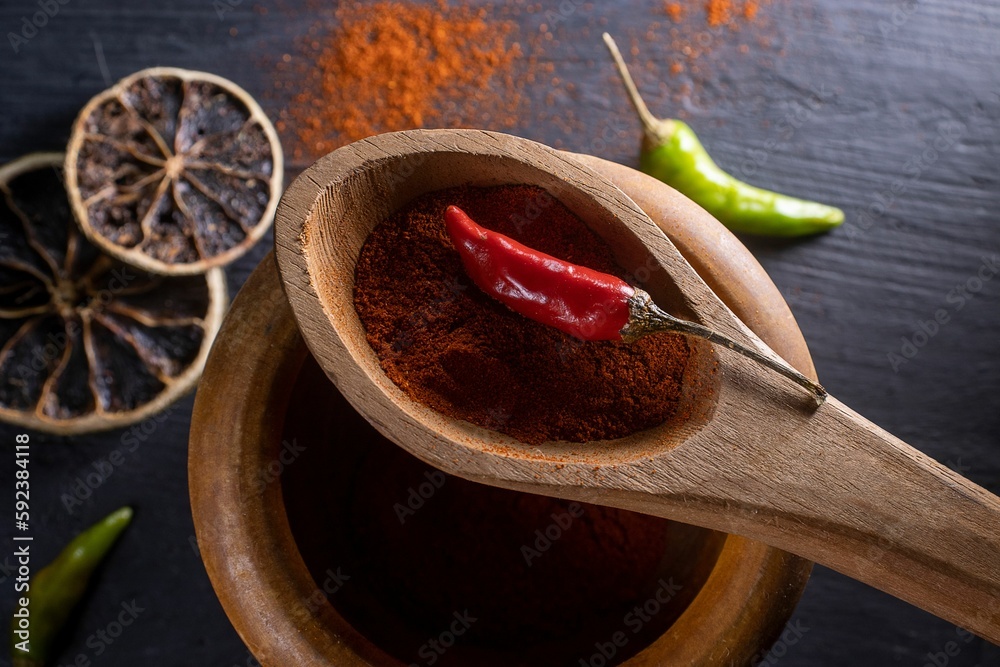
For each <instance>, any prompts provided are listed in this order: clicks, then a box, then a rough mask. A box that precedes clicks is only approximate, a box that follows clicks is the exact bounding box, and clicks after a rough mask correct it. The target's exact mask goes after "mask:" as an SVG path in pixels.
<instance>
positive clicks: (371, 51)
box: [275, 0, 536, 160]
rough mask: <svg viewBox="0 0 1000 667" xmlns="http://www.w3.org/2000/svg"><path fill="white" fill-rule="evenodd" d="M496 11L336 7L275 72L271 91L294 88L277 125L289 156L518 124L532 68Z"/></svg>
mask: <svg viewBox="0 0 1000 667" xmlns="http://www.w3.org/2000/svg"><path fill="white" fill-rule="evenodd" d="M496 14H497V12H496V11H495V10H494V9H493V8H492V7H483V6H480V7H476V6H472V5H470V4H469V3H467V2H464V1H462V0H458V1H457V2H455V3H454V4H450V3H449V2H447V1H446V0H437V2H433V3H416V2H399V1H396V0H391V1H390V0H381V1H380V2H372V3H369V2H344V3H341V4H340V5H339V6H338V7H337V9H336V11H335V13H334V16H333V21H324V22H320V23H317V24H316V25H314V26H312V28H310V30H309V32H308V34H307V35H305V36H304V37H303V38H302V39H300V40H299V49H298V51H299V52H298V53H297V54H295V55H293V54H286V55H285V56H284V57H283V58H282V61H281V62H280V63H278V65H277V67H276V69H277V72H276V75H277V76H276V81H275V86H276V87H278V88H279V89H288V90H291V91H293V95H292V97H291V99H290V100H289V101H288V103H287V104H286V106H285V107H284V108H282V109H281V110H280V111H279V112H278V116H279V119H278V122H277V123H276V126H277V128H278V130H279V131H281V132H282V134H283V135H284V137H285V138H286V140H287V141H288V142H289V143H290V145H291V147H292V148H291V156H290V157H291V158H292V159H293V160H308V159H310V158H316V157H319V156H321V155H324V154H326V153H328V152H330V151H332V150H334V149H335V148H338V147H340V146H342V145H344V144H347V143H350V142H352V141H356V140H358V139H363V138H365V137H368V136H371V135H373V134H379V133H381V132H392V131H395V130H408V129H412V128H417V127H462V126H470V125H471V126H488V127H491V128H495V129H509V128H511V127H513V126H515V125H516V124H517V123H518V121H519V119H520V115H521V112H522V111H523V109H522V107H523V106H524V104H523V100H522V94H521V88H522V86H523V85H524V84H525V83H526V82H529V81H532V80H533V77H534V71H535V69H536V65H535V60H534V57H533V56H529V57H525V55H524V53H523V50H522V47H521V44H520V42H519V41H517V25H516V24H515V23H514V22H513V21H511V20H509V19H504V18H497V16H496Z"/></svg>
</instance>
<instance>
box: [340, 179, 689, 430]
mask: <svg viewBox="0 0 1000 667" xmlns="http://www.w3.org/2000/svg"><path fill="white" fill-rule="evenodd" d="M449 204H455V205H458V206H460V207H461V208H462V209H464V210H465V211H466V212H467V213H468V214H469V215H470V216H471V217H472V218H473V219H474V220H476V221H477V222H478V223H479V224H481V225H483V226H484V227H486V228H488V229H492V230H495V231H498V232H500V233H503V234H506V235H508V236H511V237H512V238H515V239H517V240H518V241H520V242H522V243H524V244H525V245H527V246H529V247H531V248H535V249H537V250H539V251H541V252H544V253H548V254H550V255H553V256H555V257H559V258H560V259H564V260H567V261H570V262H573V263H576V264H582V265H584V266H588V267H591V268H593V269H597V270H599V271H604V272H606V273H612V274H615V275H618V276H620V277H622V278H625V279H626V280H627V279H628V276H627V274H626V272H625V271H623V270H622V268H621V267H620V266H618V265H617V264H616V262H615V260H614V258H613V255H612V253H611V250H610V249H609V248H608V247H607V246H606V245H605V244H604V242H603V241H602V240H601V239H600V238H599V237H597V236H596V235H595V234H594V233H593V232H591V231H590V229H589V228H587V226H586V225H585V224H584V223H583V222H582V221H581V220H580V219H579V218H577V217H576V216H575V215H574V214H573V213H572V212H570V211H569V210H568V209H567V208H566V207H564V206H563V205H562V204H561V203H559V202H558V201H556V200H554V199H553V198H552V197H551V196H550V195H548V194H547V193H546V192H545V191H544V190H542V189H540V188H536V187H530V186H520V185H519V186H500V187H494V188H458V189H453V190H444V191H439V192H434V193H430V194H428V195H424V196H422V197H420V198H418V199H416V200H415V201H413V202H411V204H410V205H409V206H407V207H406V208H404V209H403V210H401V211H399V212H397V213H396V214H394V215H392V216H391V217H390V218H389V219H388V220H386V221H384V222H383V223H382V224H380V225H378V226H377V227H376V228H375V230H374V231H373V232H372V234H371V235H370V236H369V238H368V240H367V241H366V243H365V245H364V247H363V248H362V250H361V256H360V258H359V261H358V266H357V271H356V285H355V292H354V302H355V307H356V309H357V312H358V315H359V316H360V318H361V321H362V323H363V324H364V327H365V332H366V334H367V338H368V342H369V344H370V345H371V346H372V348H373V349H374V350H375V352H376V354H377V355H378V357H379V360H380V361H381V364H382V368H383V369H384V370H385V372H386V374H387V375H388V376H389V378H390V379H392V381H393V382H395V383H396V384H397V385H398V386H399V387H401V388H402V389H403V390H404V391H405V392H407V393H408V394H409V395H410V396H411V397H412V398H414V399H416V400H418V401H421V402H423V403H425V404H427V405H429V406H430V407H432V408H434V409H436V410H438V411H440V412H442V413H444V414H446V415H449V416H451V417H454V418H457V419H463V420H465V421H468V422H471V423H473V424H478V425H480V426H483V427H486V428H490V429H493V430H497V431H500V432H502V433H506V434H508V435H511V436H513V437H515V438H517V439H519V440H521V441H523V442H527V443H532V444H537V443H541V442H545V441H549V440H565V441H570V442H585V441H589V440H601V439H611V438H618V437H622V436H625V435H628V434H630V433H634V432H636V431H640V430H643V429H646V428H650V427H652V426H655V425H658V424H661V423H663V422H665V421H666V420H668V419H670V418H671V417H672V416H673V415H674V413H675V412H676V410H677V405H678V401H679V399H680V396H681V380H682V376H683V373H684V369H685V367H686V365H687V362H688V359H689V357H690V354H691V351H690V348H689V347H688V344H687V341H686V339H685V338H684V337H682V336H675V335H658V336H649V337H647V338H645V339H642V340H640V341H638V342H636V343H631V344H627V343H620V342H611V341H607V342H589V343H583V342H581V341H578V340H577V339H574V338H572V337H570V336H567V335H566V334H563V333H561V332H559V331H557V330H555V329H552V328H550V327H547V326H544V325H542V324H539V323H537V322H533V321H530V320H528V319H526V318H524V317H523V316H521V315H518V314H516V313H514V312H512V311H510V310H508V309H507V308H506V307H505V306H503V305H502V304H500V303H499V302H497V301H495V300H494V299H492V298H490V297H489V296H487V295H486V294H484V293H483V292H481V291H480V290H479V289H478V288H476V287H475V286H474V285H472V284H471V282H470V281H469V279H468V278H467V276H466V275H465V272H464V270H463V268H462V264H461V260H460V258H459V256H458V253H457V251H456V250H455V249H454V248H453V247H452V245H451V242H450V240H449V238H448V235H447V232H446V230H445V227H444V221H443V215H444V210H445V208H446V207H447V206H448V205H449ZM532 215H534V216H535V218H534V220H532V219H531V217H529V216H532Z"/></svg>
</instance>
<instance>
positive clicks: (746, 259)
mask: <svg viewBox="0 0 1000 667" xmlns="http://www.w3.org/2000/svg"><path fill="white" fill-rule="evenodd" d="M362 150H363V148H362ZM536 150H541V151H542V152H543V153H550V152H549V151H546V150H545V149H542V148H541V147H539V148H538V149H536ZM452 159H454V158H452ZM593 163H594V166H595V168H597V169H600V170H604V171H607V172H608V173H612V174H615V175H616V176H617V177H618V178H619V179H621V181H622V186H623V187H624V188H625V189H626V191H627V192H629V193H632V194H635V195H637V196H640V195H642V194H643V193H645V194H646V195H647V196H648V194H649V190H650V189H651V188H650V187H649V184H648V183H646V182H644V177H642V175H641V174H638V173H637V172H631V170H628V169H622V168H620V167H618V166H616V165H613V164H611V163H607V162H603V161H600V160H594V161H593ZM420 166H421V167H428V166H429V165H428V164H427V163H426V162H421V164H420ZM458 172H459V174H463V175H467V174H468V172H467V171H465V170H461V169H460V170H458ZM407 173H410V172H407ZM304 178H305V181H304V182H303V184H304V185H305V186H306V187H309V183H310V181H309V175H308V174H306V175H304ZM644 186H645V187H644ZM411 187H412V186H411ZM656 189H658V190H659V196H658V197H656V198H655V201H656V203H657V206H656V207H655V212H654V220H655V222H656V225H657V226H658V228H659V229H661V230H662V231H663V232H664V233H666V234H668V235H669V236H670V237H671V238H675V239H677V240H678V241H679V242H683V243H684V244H685V246H686V247H687V248H689V250H690V251H691V252H695V249H697V253H698V254H697V255H691V256H690V257H691V259H692V261H694V262H695V263H697V264H699V265H700V266H702V267H703V268H702V271H703V273H702V275H704V276H705V277H706V279H707V280H708V281H709V282H711V283H720V284H721V283H722V282H723V281H725V285H726V293H727V294H728V295H729V296H730V298H731V299H732V301H731V303H732V305H733V308H734V309H735V311H736V312H737V313H739V315H740V316H741V317H743V318H744V319H745V320H746V321H747V322H748V323H750V324H752V325H759V326H760V327H761V331H762V332H763V333H764V334H766V335H767V337H768V340H769V341H770V342H771V344H772V345H774V346H775V347H776V348H778V349H779V350H781V352H782V354H784V355H785V356H786V357H787V358H793V359H799V360H800V361H801V362H802V364H803V365H802V367H803V368H804V369H809V368H811V362H810V359H809V352H808V349H807V347H806V345H805V341H804V340H803V339H802V337H801V334H800V333H799V331H798V329H797V327H795V325H794V322H793V321H791V320H790V319H788V318H785V317H783V314H784V313H785V312H786V311H787V307H786V306H785V304H784V302H783V301H782V300H781V298H780V296H779V294H778V292H777V289H776V288H775V287H774V286H773V285H772V284H771V283H770V281H769V279H768V278H767V276H766V274H764V273H763V271H762V270H761V269H760V267H759V266H758V265H757V264H756V262H755V261H754V260H753V258H752V257H751V256H750V255H749V254H748V253H747V252H746V250H745V249H743V248H742V247H740V246H739V244H738V243H736V241H735V239H734V238H733V237H732V236H731V235H730V234H729V233H728V232H727V231H726V230H725V229H723V228H722V227H721V226H720V225H719V224H718V223H717V222H716V221H714V220H713V219H711V218H710V217H709V216H707V214H706V213H704V211H701V210H700V209H698V208H697V207H695V206H693V205H692V204H690V202H687V201H686V200H684V199H683V198H682V197H680V196H679V195H677V193H675V192H673V191H672V190H670V189H669V188H666V186H663V185H662V184H659V185H657V188H656ZM651 201H652V200H651ZM281 290H282V286H280V285H279V281H278V277H277V272H276V270H275V268H274V266H273V264H272V261H271V259H270V258H268V259H265V261H264V262H263V263H262V264H261V266H260V267H258V268H257V270H256V271H255V272H254V274H253V276H251V279H250V281H249V282H248V283H247V284H246V286H245V287H244V289H243V291H242V292H241V294H240V296H239V297H238V299H237V301H236V302H235V303H234V306H233V312H232V313H231V316H230V318H229V322H228V323H227V326H226V330H225V331H224V332H223V335H222V337H221V338H220V341H219V346H218V352H217V353H215V354H214V355H213V358H212V364H211V366H210V367H209V369H208V371H207V375H206V378H205V380H204V382H203V385H202V387H203V391H204V395H203V396H202V397H200V398H199V400H198V403H197V406H196V410H195V416H194V425H193V428H192V437H191V463H190V477H191V493H192V507H193V511H194V514H195V523H196V527H197V530H198V535H199V541H200V543H201V545H202V554H203V556H204V559H205V563H206V567H207V568H208V571H209V573H210V575H211V577H212V580H213V582H214V584H215V587H216V590H217V591H218V594H219V597H220V599H221V600H222V602H223V605H224V607H225V608H226V610H227V613H228V614H229V616H230V618H231V619H232V621H233V623H234V624H235V625H236V627H237V628H238V630H239V631H240V634H241V636H242V637H243V638H244V640H245V641H246V642H247V644H248V645H249V646H251V647H252V648H253V651H254V653H255V655H257V656H258V657H260V658H261V660H263V661H264V662H265V663H267V662H268V661H272V662H274V663H276V664H285V663H288V662H295V664H302V665H311V664H326V663H325V662H324V660H331V659H332V660H336V661H337V663H338V664H341V662H343V664H380V665H381V664H389V663H390V662H391V660H389V659H388V658H387V657H386V656H385V655H384V654H382V653H380V652H379V651H378V650H377V649H376V648H375V647H373V646H371V644H369V643H368V642H366V641H364V639H363V638H360V637H358V636H357V634H356V633H354V632H353V631H352V630H351V629H350V627H349V626H347V625H346V624H345V623H344V621H343V619H342V618H341V617H340V616H339V614H337V612H336V611H335V610H334V609H333V608H332V607H331V606H330V605H329V604H328V603H326V602H325V600H324V601H323V604H322V605H320V606H321V608H320V609H318V610H317V611H316V612H314V613H312V614H310V615H308V616H307V617H304V618H303V617H301V616H294V612H295V610H296V609H297V608H298V606H299V605H298V602H299V601H300V600H301V599H303V598H307V597H310V589H311V588H312V587H314V586H315V584H313V583H312V581H311V579H310V576H309V573H308V572H307V571H306V568H305V565H304V564H303V563H302V561H301V558H299V557H298V556H297V553H296V549H295V545H294V543H293V542H292V541H291V535H290V533H289V532H288V525H287V520H286V519H285V517H284V514H283V513H282V512H281V511H280V506H281V498H280V495H278V494H277V493H276V492H275V491H273V490H270V489H267V488H265V489H263V490H262V491H261V490H259V489H256V488H255V487H256V485H255V482H256V475H257V471H259V470H260V469H261V467H262V466H263V465H265V464H266V463H267V462H268V461H271V460H273V459H274V458H275V457H276V456H277V454H278V442H277V437H276V436H275V435H274V433H273V430H274V429H273V423H274V422H275V420H278V421H280V418H279V416H280V415H281V414H283V412H284V406H283V404H282V401H284V400H287V393H288V390H287V387H288V386H289V384H290V383H291V382H292V381H293V378H294V376H295V374H296V372H297V369H298V366H299V360H300V359H301V357H302V355H303V354H305V343H304V341H303V340H302V339H301V337H300V336H299V334H298V330H297V329H296V328H295V327H294V326H293V325H292V322H293V316H292V312H291V308H290V306H289V305H288V303H287V302H286V300H285V299H284V298H283V296H282V294H281ZM237 341H238V342H237ZM265 416H266V417H265ZM234 507H235V508H238V510H239V511H234V509H233V508H234ZM232 563H236V566H235V567H234V566H233V565H232ZM809 570H810V564H809V563H808V562H807V561H803V560H801V559H799V558H796V557H795V556H792V555H791V554H788V553H786V552H783V551H780V550H778V549H773V548H771V547H768V546H766V545H764V544H762V543H760V542H755V541H753V540H748V539H745V538H742V537H739V536H734V535H731V536H728V537H727V538H726V541H725V546H724V548H723V550H722V553H721V554H720V556H719V560H718V563H717V565H716V567H715V568H714V569H713V570H712V572H711V575H710V576H709V578H708V580H707V581H706V582H705V583H704V584H703V585H702V586H701V588H700V589H699V591H697V595H696V596H695V598H694V600H693V601H692V602H691V603H690V604H689V605H688V607H687V609H686V610H685V611H684V613H683V614H682V615H681V617H680V618H679V619H678V620H677V621H676V623H675V624H674V625H673V626H672V628H671V630H670V631H669V632H667V633H665V634H664V635H662V636H661V637H660V638H659V639H658V640H657V641H656V642H655V643H654V644H653V645H651V646H649V647H648V648H646V649H645V650H643V651H642V652H640V653H639V654H638V655H636V656H635V657H634V658H632V659H631V660H629V661H628V662H627V663H626V664H629V665H635V666H636V667H638V666H639V665H660V666H662V665H720V666H721V665H731V664H746V663H748V662H750V661H751V660H752V659H753V658H754V657H755V656H759V655H761V654H762V653H763V651H764V650H766V648H767V647H768V646H769V645H770V643H771V641H772V639H773V638H774V637H776V636H777V635H778V634H779V632H780V630H781V626H782V625H783V624H784V623H785V621H786V620H787V618H788V616H789V614H790V613H791V611H792V608H793V607H794V604H795V602H796V600H797V598H798V595H799V593H800V591H801V588H802V587H803V586H804V584H805V581H806V578H807V577H808V573H809ZM251 573H252V575H253V576H247V575H248V574H251ZM290 616H291V617H292V618H290ZM290 622H291V623H295V624H296V625H297V627H298V629H299V632H298V633H295V634H293V635H289V634H284V635H281V636H276V635H275V633H274V630H273V628H275V627H285V626H287V624H289V623H290ZM692 637H697V638H698V641H691V638H692ZM324 656H325V658H324Z"/></svg>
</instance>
